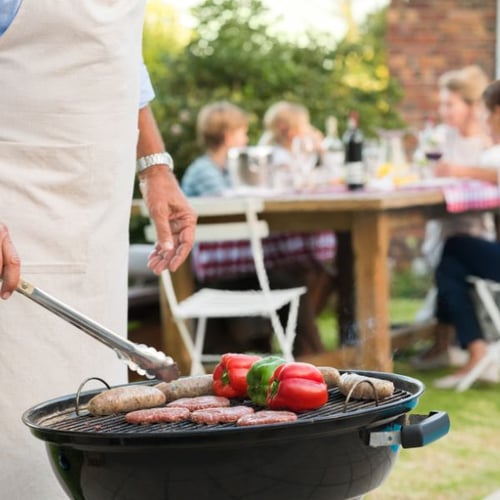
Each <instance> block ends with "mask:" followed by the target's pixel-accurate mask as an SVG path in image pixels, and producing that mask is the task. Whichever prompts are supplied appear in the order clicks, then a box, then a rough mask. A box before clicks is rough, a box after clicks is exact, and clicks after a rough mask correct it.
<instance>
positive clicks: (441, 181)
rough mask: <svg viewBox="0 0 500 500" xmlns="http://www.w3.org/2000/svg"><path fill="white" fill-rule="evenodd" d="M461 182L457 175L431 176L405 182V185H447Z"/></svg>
mask: <svg viewBox="0 0 500 500" xmlns="http://www.w3.org/2000/svg"><path fill="white" fill-rule="evenodd" d="M459 182H460V179H458V178H456V177H430V178H429V179H419V180H418V181H414V182H410V183H408V184H405V187H447V186H450V185H453V184H457V183H459Z"/></svg>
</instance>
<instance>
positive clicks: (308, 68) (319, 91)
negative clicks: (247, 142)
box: [145, 0, 402, 176]
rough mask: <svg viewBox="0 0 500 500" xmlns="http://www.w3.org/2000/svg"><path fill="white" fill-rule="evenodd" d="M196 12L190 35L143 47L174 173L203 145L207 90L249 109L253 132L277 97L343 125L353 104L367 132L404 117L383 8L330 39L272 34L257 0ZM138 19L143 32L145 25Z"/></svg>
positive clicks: (219, 0)
mask: <svg viewBox="0 0 500 500" xmlns="http://www.w3.org/2000/svg"><path fill="white" fill-rule="evenodd" d="M193 13H194V15H195V17H196V18H197V21H198V24H197V27H196V28H195V29H194V30H193V33H192V37H191V39H190V41H189V43H187V44H186V45H185V46H184V47H183V48H180V49H179V48H176V49H175V50H172V44H169V45H167V44H165V43H162V44H159V45H158V44H157V45H156V46H155V48H156V51H155V52H154V53H152V51H151V45H149V46H148V47H149V52H148V53H146V54H145V59H146V64H147V65H148V67H149V68H150V70H151V65H152V66H153V69H154V70H153V71H151V73H152V78H153V83H154V87H155V91H156V94H157V97H156V99H155V100H154V102H153V109H154V112H155V115H156V117H157V119H158V122H159V124H160V128H161V130H162V134H163V137H164V139H165V142H166V144H167V147H168V149H169V151H170V152H171V153H172V154H173V156H174V158H175V159H176V163H177V166H178V170H177V173H178V176H181V175H182V172H183V170H184V169H185V167H186V166H187V165H188V164H189V163H190V162H191V161H192V160H193V159H194V158H195V157H196V156H197V155H198V154H199V153H200V150H199V148H198V146H197V145H196V138H195V122H196V115H197V113H198V111H199V109H200V108H201V106H203V105H204V104H206V103H208V102H212V101H214V100H219V99H227V100H230V101H231V102H233V103H235V104H237V105H239V106H241V107H242V108H243V109H245V110H246V111H247V112H248V113H249V116H250V138H251V142H255V141H256V140H257V139H258V137H259V136H260V134H261V132H262V128H261V127H262V125H261V120H262V116H263V114H264V112H265V110H266V109H267V108H268V107H269V106H270V105H271V104H272V103H274V102H276V101H278V100H282V99H286V100H290V101H295V102H300V103H302V104H304V105H305V106H307V107H308V109H309V110H310V113H311V120H312V122H313V124H314V125H316V126H317V127H318V128H321V129H323V128H324V125H323V124H324V121H325V119H326V117H327V116H328V115H331V114H333V115H335V116H337V117H338V119H339V122H340V128H341V129H342V128H343V126H344V125H345V121H346V118H347V114H348V112H349V111H350V110H351V109H357V110H358V111H359V113H360V117H361V127H362V128H363V129H364V130H365V133H366V134H367V135H368V136H370V135H374V134H375V131H376V128H377V127H385V128H396V127H400V126H401V125H402V121H401V119H400V117H399V116H398V114H397V113H396V111H395V110H394V104H395V103H396V102H397V101H398V100H399V99H400V97H401V90H400V88H399V86H398V85H397V83H396V82H394V81H393V80H392V79H391V78H390V75H389V71H388V68H387V65H386V62H385V61H386V52H385V45H384V31H385V10H381V11H379V12H377V13H375V14H373V15H371V16H370V17H369V18H368V19H367V21H366V23H365V24H364V25H363V26H362V27H360V29H359V30H357V34H358V35H357V36H358V38H355V37H354V38H353V37H352V36H349V37H347V38H346V39H344V40H341V41H340V42H337V41H336V40H335V39H334V38H333V36H330V35H327V34H320V33H309V34H308V41H307V43H299V42H294V41H290V40H287V39H286V38H284V37H283V36H280V35H279V34H275V33H274V32H273V30H272V28H273V24H274V21H275V20H273V19H272V17H271V15H270V13H269V11H268V9H267V8H266V7H265V6H264V5H263V4H262V1H261V0H206V1H205V2H203V3H202V4H201V5H199V6H198V7H196V8H194V9H193ZM145 29H146V33H145V41H146V40H147V39H148V37H149V39H151V33H148V30H149V26H148V25H146V28H145ZM159 61H161V66H162V68H158V62H159ZM160 69H161V70H160Z"/></svg>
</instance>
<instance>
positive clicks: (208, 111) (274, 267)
mask: <svg viewBox="0 0 500 500" xmlns="http://www.w3.org/2000/svg"><path fill="white" fill-rule="evenodd" d="M247 129H248V119H247V115H246V113H245V112H244V111H243V110H242V109H240V108H239V107H237V106H235V105H234V104H231V103H229V102H227V101H221V102H214V103H211V104H208V105H206V106H204V107H203V108H202V109H201V110H200V112H199V114H198V119H197V134H198V140H199V142H200V144H201V145H202V146H203V147H204V149H205V153H204V154H203V155H202V156H201V157H199V158H197V159H196V160H195V161H194V162H193V163H192V164H191V165H190V166H189V167H188V168H187V170H186V172H185V174H184V176H183V178H182V181H181V187H182V189H183V191H184V193H185V194H186V195H187V196H188V197H194V196H210V195H215V196H218V195H223V194H224V192H225V191H226V190H228V189H230V188H231V180H230V177H229V174H228V171H227V166H226V164H227V160H228V152H229V149H230V148H232V147H243V146H245V145H246V144H247V142H248V137H247ZM271 237H275V236H273V235H271ZM278 240H280V238H277V239H276V241H278ZM283 241H284V242H285V243H284V245H286V242H287V241H289V239H288V238H285V237H284V238H283ZM227 243H228V242H224V243H223V244H221V246H220V247H218V246H217V243H213V244H211V243H201V244H200V245H196V246H195V248H194V249H193V252H192V261H193V265H194V270H195V274H196V278H197V280H198V281H199V282H200V283H203V285H204V286H210V287H213V288H221V289H226V290H249V289H257V288H258V287H259V284H258V282H257V277H256V275H255V272H254V270H253V262H252V261H251V259H250V258H249V255H251V253H250V250H245V248H244V247H242V245H241V242H234V243H235V244H234V247H233V248H231V249H230V250H228V249H227ZM273 243H274V241H273ZM299 243H300V242H299ZM273 247H274V245H273ZM277 250H280V249H277ZM277 250H276V249H275V252H273V254H272V255H269V254H268V253H267V252H266V248H264V260H265V264H266V269H267V274H268V277H269V281H270V285H271V288H277V289H279V288H291V287H295V286H303V285H305V284H306V283H305V277H304V273H303V272H302V271H301V269H300V266H299V263H297V262H295V263H294V268H293V272H290V271H289V269H287V268H286V267H284V266H282V265H281V264H282V263H283V262H287V257H288V256H287V255H286V251H285V252H284V253H282V254H280V255H277V254H276V251H277ZM228 251H230V252H232V251H234V252H238V262H237V266H236V267H237V269H236V270H235V269H234V266H232V269H233V271H235V272H234V273H233V274H232V275H228V268H227V261H225V260H224V259H225V256H226V255H227V253H228ZM207 262H210V266H209V267H210V272H207V271H206V269H207V267H206V263H207ZM225 264H226V265H225ZM280 313H281V314H280V317H281V318H282V321H283V322H285V321H286V318H287V317H288V314H287V311H280ZM270 342H271V331H270V325H269V322H268V321H266V320H261V319H259V318H244V320H238V319H235V318H231V319H223V318H221V319H218V320H215V321H211V320H209V321H208V323H207V336H206V349H205V352H207V353H223V352H229V351H234V352H242V351H263V352H266V351H267V352H270V351H271V343H270ZM323 349H324V348H323V344H322V341H321V338H320V335H319V332H318V329H317V326H316V323H315V315H314V311H313V307H312V304H311V294H310V293H309V292H307V293H306V294H304V295H302V296H301V299H300V304H299V313H298V318H297V336H296V339H295V343H294V355H295V356H301V355H305V354H314V353H317V352H322V351H323Z"/></svg>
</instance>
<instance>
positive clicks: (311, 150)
mask: <svg viewBox="0 0 500 500" xmlns="http://www.w3.org/2000/svg"><path fill="white" fill-rule="evenodd" d="M291 152H292V157H293V164H294V167H293V172H294V184H295V187H296V188H302V187H306V186H307V185H308V184H310V181H311V174H312V171H313V169H314V167H315V166H316V163H317V162H318V158H319V155H318V150H317V147H316V143H315V141H314V139H313V138H312V137H311V136H310V135H298V136H296V137H294V139H293V140H292V147H291Z"/></svg>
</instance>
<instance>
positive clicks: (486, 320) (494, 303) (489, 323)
mask: <svg viewBox="0 0 500 500" xmlns="http://www.w3.org/2000/svg"><path fill="white" fill-rule="evenodd" d="M468 281H469V282H470V283H472V284H473V286H474V288H473V290H474V294H473V299H474V301H475V303H476V312H477V316H478V320H479V323H480V325H481V329H482V330H483V334H484V336H485V338H486V339H488V340H490V341H499V340H500V283H497V282H495V281H490V280H484V279H481V278H477V277H476V276H469V277H468Z"/></svg>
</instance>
